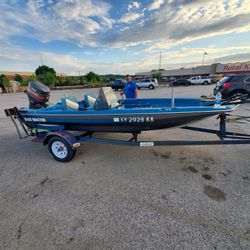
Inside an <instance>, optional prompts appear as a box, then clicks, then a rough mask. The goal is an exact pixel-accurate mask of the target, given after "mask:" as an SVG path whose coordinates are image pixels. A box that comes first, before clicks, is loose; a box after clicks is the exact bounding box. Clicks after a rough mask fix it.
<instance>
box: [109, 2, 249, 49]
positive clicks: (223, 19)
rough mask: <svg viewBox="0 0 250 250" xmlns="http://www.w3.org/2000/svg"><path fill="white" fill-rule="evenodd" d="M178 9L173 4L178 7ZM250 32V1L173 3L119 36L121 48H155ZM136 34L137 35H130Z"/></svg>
mask: <svg viewBox="0 0 250 250" xmlns="http://www.w3.org/2000/svg"><path fill="white" fill-rule="evenodd" d="M178 2H179V5H178V7H176V6H175V5H172V4H177V3H178ZM247 31H250V0H229V1H227V2H220V1H216V0H211V1H204V0H198V1H194V0H190V1H184V0H179V1H176V2H175V1H172V2H171V4H168V5H166V6H164V7H163V8H162V9H160V10H159V11H158V12H154V13H153V14H152V15H150V16H149V17H148V16H146V18H144V25H143V26H142V25H141V26H140V25H139V22H137V23H136V24H135V25H134V26H130V29H129V30H127V31H125V32H123V33H121V34H119V35H118V36H115V38H114V39H113V40H111V39H110V43H111V44H114V45H116V46H117V44H119V45H120V46H124V45H127V46H128V45H129V44H135V43H136V44H142V43H145V42H146V43H148V44H151V46H152V49H158V48H168V47H171V46H173V45H175V44H177V43H179V44H180V43H182V42H189V41H193V40H197V39H201V38H207V37H212V36H216V35H223V34H229V33H239V32H247ZM129 34H133V36H131V35H129Z"/></svg>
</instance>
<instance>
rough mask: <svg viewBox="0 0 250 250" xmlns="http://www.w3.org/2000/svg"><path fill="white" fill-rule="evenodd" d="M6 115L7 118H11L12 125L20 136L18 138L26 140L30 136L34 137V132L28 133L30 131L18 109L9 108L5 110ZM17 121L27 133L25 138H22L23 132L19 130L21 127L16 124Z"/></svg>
mask: <svg viewBox="0 0 250 250" xmlns="http://www.w3.org/2000/svg"><path fill="white" fill-rule="evenodd" d="M4 112H5V114H6V116H7V117H10V119H11V121H12V123H13V124H14V126H15V128H16V131H17V134H18V137H19V138H20V139H24V138H27V137H28V136H31V135H33V133H32V131H28V129H27V128H26V126H25V125H24V123H23V119H22V117H21V115H20V113H19V112H18V109H17V108H16V107H14V108H9V109H5V110H4ZM15 119H17V120H18V121H19V124H20V126H21V128H22V130H23V131H24V133H25V136H22V134H21V131H20V129H19V126H18V124H17V123H16V121H15Z"/></svg>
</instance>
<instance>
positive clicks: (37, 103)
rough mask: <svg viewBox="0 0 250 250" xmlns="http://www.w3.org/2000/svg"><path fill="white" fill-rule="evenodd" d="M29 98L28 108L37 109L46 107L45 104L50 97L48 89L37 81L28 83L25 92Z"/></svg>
mask: <svg viewBox="0 0 250 250" xmlns="http://www.w3.org/2000/svg"><path fill="white" fill-rule="evenodd" d="M25 93H26V94H27V96H28V98H29V108H31V109H39V108H42V107H47V102H48V101H49V97H50V89H49V87H47V86H46V85H44V84H43V83H41V82H39V81H30V82H29V85H28V88H27V91H25Z"/></svg>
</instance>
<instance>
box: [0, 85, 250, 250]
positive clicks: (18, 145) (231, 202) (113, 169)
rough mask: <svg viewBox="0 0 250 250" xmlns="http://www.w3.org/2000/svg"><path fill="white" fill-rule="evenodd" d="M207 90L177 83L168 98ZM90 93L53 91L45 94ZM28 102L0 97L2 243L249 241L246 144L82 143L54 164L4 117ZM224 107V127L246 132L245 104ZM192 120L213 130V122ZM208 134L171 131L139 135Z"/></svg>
mask: <svg viewBox="0 0 250 250" xmlns="http://www.w3.org/2000/svg"><path fill="white" fill-rule="evenodd" d="M212 88H213V86H191V87H179V88H176V96H177V97H178V96H188V97H199V96H200V95H201V94H209V93H211V92H212ZM91 92H95V93H96V90H94V89H89V90H74V91H52V93H51V101H52V102H55V101H57V100H58V99H59V98H60V97H61V96H63V95H66V94H68V95H71V94H73V95H75V96H76V97H78V98H81V97H83V95H84V94H85V93H91ZM170 95H171V88H158V89H156V90H152V91H151V90H140V91H139V97H170ZM26 105H27V100H26V96H25V95H24V94H22V93H19V94H5V95H1V96H0V106H1V111H0V249H1V250H2V249H25V250H28V249H32V250H35V249H185V250H186V249H233V250H235V249H249V248H250V212H249V211H250V168H249V160H250V156H249V155H250V154H249V153H250V145H233V146H178V147H158V148H157V147H155V148H134V147H121V146H116V145H104V144H91V143H86V144H85V145H82V147H81V148H80V150H79V151H78V152H77V155H76V158H75V159H74V160H73V161H72V162H70V163H59V162H56V161H55V160H53V159H52V157H51V156H50V154H49V152H48V150H47V147H44V146H42V145H40V144H39V143H33V142H31V141H30V139H23V140H19V139H18V138H17V135H16V133H15V130H14V127H13V126H12V124H11V122H10V120H9V119H7V118H5V117H4V113H3V109H4V108H5V107H12V106H18V107H21V106H26ZM232 115H233V116H232V117H231V118H230V122H229V123H228V129H229V130H236V131H238V132H244V133H250V126H249V121H250V120H249V119H250V118H249V117H250V104H249V103H247V104H244V105H241V106H240V107H239V108H238V109H236V110H235V111H234V112H233V114H232ZM242 116H245V117H248V118H242ZM196 125H197V126H201V127H207V128H217V126H218V120H216V119H215V117H212V118H209V119H206V120H203V121H201V122H199V123H197V124H196ZM107 136H109V137H111V138H118V139H119V138H127V137H128V136H127V135H114V134H107ZM210 137H211V136H210ZM210 137H209V136H208V135H205V134H202V133H194V132H191V131H184V130H181V129H169V130H161V131H152V132H145V133H143V134H142V135H141V136H140V139H144V140H157V139H159V140H160V139H161V140H162V139H175V140H177V139H208V138H210ZM210 139H211V138H210ZM212 139H215V138H214V137H212Z"/></svg>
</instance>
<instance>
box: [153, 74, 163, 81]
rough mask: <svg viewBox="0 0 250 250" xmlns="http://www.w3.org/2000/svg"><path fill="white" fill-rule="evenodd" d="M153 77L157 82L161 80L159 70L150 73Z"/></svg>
mask: <svg viewBox="0 0 250 250" xmlns="http://www.w3.org/2000/svg"><path fill="white" fill-rule="evenodd" d="M152 77H153V78H156V79H157V81H158V82H161V81H162V75H161V73H160V72H158V73H154V74H152Z"/></svg>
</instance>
